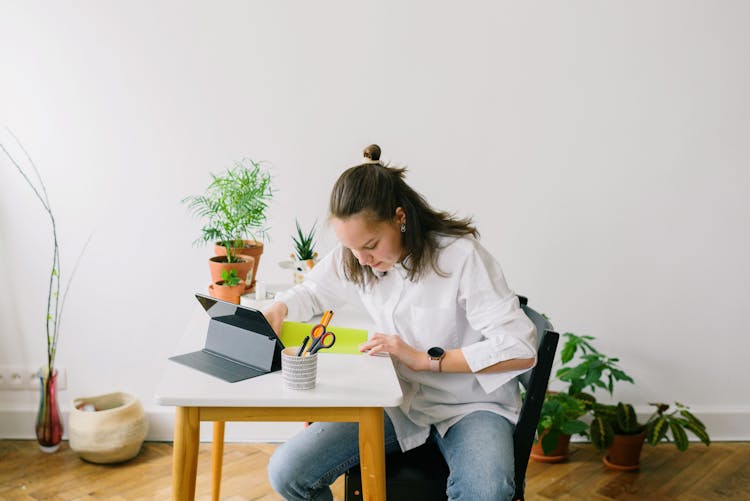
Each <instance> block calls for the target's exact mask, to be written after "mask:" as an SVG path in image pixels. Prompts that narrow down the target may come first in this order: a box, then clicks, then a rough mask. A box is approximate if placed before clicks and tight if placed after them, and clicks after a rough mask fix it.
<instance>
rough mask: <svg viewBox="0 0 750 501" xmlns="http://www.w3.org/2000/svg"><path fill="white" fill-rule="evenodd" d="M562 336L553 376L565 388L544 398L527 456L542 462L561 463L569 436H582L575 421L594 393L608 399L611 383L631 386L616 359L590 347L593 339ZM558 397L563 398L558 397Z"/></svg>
mask: <svg viewBox="0 0 750 501" xmlns="http://www.w3.org/2000/svg"><path fill="white" fill-rule="evenodd" d="M563 336H565V338H566V340H565V344H564V345H563V348H562V350H561V351H560V361H561V367H560V369H558V370H557V372H556V373H555V379H556V380H559V381H562V382H565V383H567V384H568V388H567V389H566V390H565V391H563V392H560V393H559V394H558V393H555V392H548V393H547V395H546V396H545V403H544V405H543V407H542V413H541V416H540V418H539V426H538V438H537V443H536V444H534V447H533V448H532V452H531V457H532V458H533V459H535V460H537V461H542V462H554V461H563V460H565V459H566V458H567V457H568V447H567V444H568V442H569V441H570V436H571V435H575V434H581V435H584V436H585V435H586V429H587V428H588V426H587V425H586V424H585V423H584V422H583V421H581V420H580V419H579V418H580V417H582V416H584V415H585V414H586V413H587V412H589V411H590V410H591V409H592V408H593V406H594V405H595V404H596V398H595V397H594V395H593V393H594V392H595V391H596V390H597V389H604V390H605V391H607V392H608V393H609V394H610V395H612V392H613V390H614V384H615V382H618V381H626V382H629V383H632V382H633V379H632V378H631V377H630V376H628V375H627V374H626V373H625V372H624V371H623V370H622V369H620V367H619V366H618V362H619V359H618V358H613V357H609V356H607V355H605V354H603V353H601V352H599V350H597V349H596V348H595V347H594V346H593V345H592V343H591V342H592V341H593V340H594V339H595V338H594V337H593V336H578V335H576V334H573V333H572V332H566V333H565V334H563ZM584 390H590V391H591V393H587V392H586V391H584ZM561 394H565V395H566V396H565V397H561V396H560V395H561ZM574 402H577V403H578V405H575V404H574ZM558 441H559V442H558ZM550 456H552V457H553V458H554V459H550Z"/></svg>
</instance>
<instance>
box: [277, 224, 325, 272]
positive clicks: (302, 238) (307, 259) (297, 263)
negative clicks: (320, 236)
mask: <svg viewBox="0 0 750 501" xmlns="http://www.w3.org/2000/svg"><path fill="white" fill-rule="evenodd" d="M294 223H295V225H296V226H297V235H296V236H294V235H292V241H293V242H294V248H295V252H294V253H293V254H290V255H289V257H291V259H292V260H291V261H282V262H280V263H279V266H281V267H282V268H291V269H292V271H293V273H294V283H295V284H301V283H302V282H303V281H304V280H305V277H306V276H307V273H309V272H310V270H312V269H313V266H315V263H316V262H317V260H318V253H317V252H315V226H316V225H317V221H316V222H315V223H313V225H312V228H310V231H309V232H307V233H305V232H303V231H302V228H301V227H300V225H299V221H297V220H296V219H295V221H294Z"/></svg>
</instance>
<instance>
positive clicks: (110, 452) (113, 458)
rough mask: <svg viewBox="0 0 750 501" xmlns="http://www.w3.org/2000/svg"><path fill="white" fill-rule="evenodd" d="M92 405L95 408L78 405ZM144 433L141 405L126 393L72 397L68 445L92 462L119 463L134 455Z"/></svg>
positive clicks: (139, 446)
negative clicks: (89, 409)
mask: <svg viewBox="0 0 750 501" xmlns="http://www.w3.org/2000/svg"><path fill="white" fill-rule="evenodd" d="M87 404H90V405H93V406H94V407H95V408H96V411H93V412H91V411H84V410H81V409H80V407H82V406H84V405H87ZM147 433H148V420H147V418H146V414H145V413H144V412H143V406H142V405H141V403H140V402H139V401H138V399H137V398H136V397H135V396H133V395H131V394H129V393H108V394H106V395H99V396H96V397H86V398H77V399H75V400H73V408H72V410H71V411H70V423H69V425H68V437H69V439H70V448H71V449H73V450H74V451H75V452H77V453H78V454H79V455H80V456H81V458H83V459H85V460H86V461H90V462H92V463H119V462H122V461H127V460H129V459H132V458H134V457H135V456H137V455H138V452H140V450H141V445H142V444H143V440H144V439H145V438H146V434H147Z"/></svg>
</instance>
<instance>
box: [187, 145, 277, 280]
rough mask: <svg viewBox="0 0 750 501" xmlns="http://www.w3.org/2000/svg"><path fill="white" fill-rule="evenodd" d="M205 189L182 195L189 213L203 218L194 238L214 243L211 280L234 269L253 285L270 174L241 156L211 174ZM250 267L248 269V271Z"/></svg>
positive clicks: (264, 237)
mask: <svg viewBox="0 0 750 501" xmlns="http://www.w3.org/2000/svg"><path fill="white" fill-rule="evenodd" d="M211 178H212V181H211V183H210V184H209V185H208V188H207V189H206V193H205V194H204V195H200V196H189V197H186V198H184V199H183V200H182V201H183V203H186V204H188V207H189V208H190V210H191V211H192V213H193V215H194V216H195V217H197V218H200V219H202V220H203V221H204V224H203V228H202V230H201V236H200V238H199V239H198V240H196V242H201V243H214V252H215V254H216V256H215V257H212V258H211V259H210V262H209V267H210V268H211V277H212V282H217V281H219V280H220V279H221V278H220V277H221V272H222V270H224V269H228V268H230V269H235V270H236V272H237V274H238V275H239V277H240V279H241V280H242V281H244V280H246V279H247V277H248V276H249V277H250V279H249V280H248V282H249V284H250V285H249V287H248V289H249V290H248V292H249V291H252V290H253V288H254V284H255V280H256V275H257V272H258V265H259V263H260V255H261V254H262V253H263V243H262V240H267V228H266V226H265V225H266V221H267V216H266V209H267V208H268V203H269V202H270V200H271V198H272V197H273V191H272V190H271V176H270V174H269V173H268V172H267V171H266V170H265V169H264V168H263V167H262V166H261V164H260V163H259V162H255V161H253V160H249V159H245V160H242V161H240V162H236V163H235V164H234V166H233V167H231V168H229V169H227V170H226V171H224V172H223V173H222V174H220V175H217V174H211ZM250 268H252V273H250V271H249V270H250Z"/></svg>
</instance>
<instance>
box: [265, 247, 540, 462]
mask: <svg viewBox="0 0 750 501" xmlns="http://www.w3.org/2000/svg"><path fill="white" fill-rule="evenodd" d="M439 243H440V247H441V248H440V250H439V252H438V261H437V263H438V267H439V269H440V270H441V271H442V272H443V274H445V275H447V276H440V275H439V274H437V273H435V271H434V270H433V269H432V268H431V267H428V268H427V270H426V272H425V273H424V274H423V275H422V276H421V277H419V278H418V279H417V280H416V281H411V280H409V279H408V278H406V270H404V268H403V266H402V265H400V264H397V265H395V266H394V267H393V268H392V269H391V270H389V271H388V272H387V273H385V274H381V275H382V276H380V277H379V278H378V280H377V281H376V282H375V283H372V284H368V285H367V287H365V288H362V287H359V286H357V285H355V284H354V283H352V282H348V281H346V280H345V279H344V276H343V265H342V255H343V253H342V251H343V248H342V247H341V246H340V245H339V246H338V247H337V248H335V249H334V250H333V251H332V252H331V253H329V254H328V255H327V256H326V257H324V258H323V259H322V260H321V261H320V262H319V263H318V264H317V265H316V266H315V268H313V270H312V271H311V272H310V274H309V275H308V277H307V279H306V280H305V282H304V283H302V284H301V285H298V286H296V287H294V288H292V289H290V290H288V291H285V292H283V293H280V294H278V295H277V299H278V300H279V301H283V302H284V303H285V304H286V305H287V307H288V308H289V313H288V318H289V319H290V320H300V321H305V320H308V319H310V318H311V317H312V316H313V315H316V314H320V313H322V312H323V311H324V310H325V309H334V310H335V309H336V308H340V307H341V306H342V305H343V304H345V303H346V302H347V298H349V297H353V296H354V295H358V296H359V297H360V298H361V300H362V304H364V306H365V308H366V309H367V311H368V312H369V314H370V315H371V316H372V319H373V321H374V324H375V326H376V328H377V331H378V332H383V333H385V334H398V335H399V336H401V338H403V339H404V341H406V342H407V343H408V344H409V345H411V346H412V347H413V348H415V349H417V350H420V351H427V350H428V349H429V348H431V347H433V346H439V347H441V348H443V349H445V350H450V349H454V348H461V350H462V352H463V354H464V357H465V358H466V361H467V362H468V364H469V367H470V368H471V370H472V371H474V372H475V373H476V372H477V371H480V370H481V369H484V368H485V367H489V366H491V365H494V364H496V363H498V362H501V361H503V360H509V359H513V358H535V357H536V346H537V338H536V329H535V327H534V324H533V323H532V322H531V320H529V318H528V317H527V316H526V315H525V314H524V313H523V310H521V308H520V305H519V302H518V298H517V297H516V295H515V294H514V293H513V291H511V290H510V289H509V288H508V285H507V284H506V282H505V277H504V276H503V272H502V270H501V268H500V265H499V264H498V263H497V261H496V260H495V259H494V258H493V257H492V256H491V255H490V254H489V252H487V250H486V249H485V248H484V247H482V245H481V244H480V243H479V242H478V241H477V240H476V239H475V238H473V237H470V236H467V237H461V238H455V237H440V238H439ZM394 364H395V366H396V372H397V373H398V376H399V380H400V383H401V387H402V389H403V392H404V400H403V403H402V404H401V405H400V406H399V407H396V408H389V409H386V412H387V413H388V416H389V417H390V418H391V421H392V422H393V426H394V428H395V431H396V435H397V436H398V439H399V443H400V445H401V448H402V450H404V451H406V450H409V449H413V448H414V447H417V446H419V445H421V444H423V443H424V442H425V441H426V440H427V437H428V436H429V431H430V425H435V427H436V428H437V431H438V432H439V433H440V434H441V435H444V434H445V432H446V431H447V430H448V428H450V427H451V425H453V424H454V423H456V422H457V421H459V420H460V419H461V418H462V417H463V416H465V415H467V414H469V413H471V412H475V411H479V410H485V411H490V412H495V413H497V414H500V415H502V416H504V417H506V418H507V419H508V420H510V421H511V422H512V423H515V422H516V421H517V420H518V412H519V410H520V406H521V398H520V393H519V387H518V382H517V380H516V379H515V377H516V376H518V375H519V374H521V373H523V372H525V371H524V370H521V371H508V372H496V373H490V374H456V373H443V372H429V371H412V370H411V369H409V368H408V367H406V366H405V365H403V364H401V363H399V362H398V361H397V360H395V359H394ZM363 391H366V389H364V388H363Z"/></svg>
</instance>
